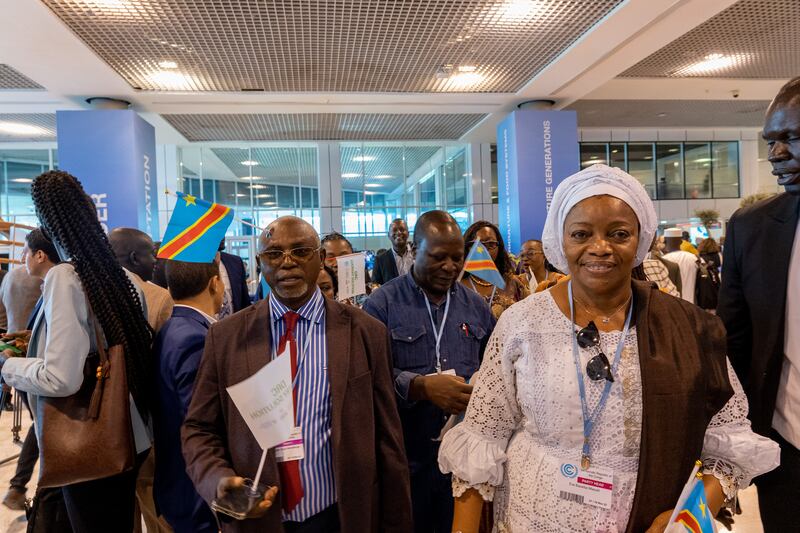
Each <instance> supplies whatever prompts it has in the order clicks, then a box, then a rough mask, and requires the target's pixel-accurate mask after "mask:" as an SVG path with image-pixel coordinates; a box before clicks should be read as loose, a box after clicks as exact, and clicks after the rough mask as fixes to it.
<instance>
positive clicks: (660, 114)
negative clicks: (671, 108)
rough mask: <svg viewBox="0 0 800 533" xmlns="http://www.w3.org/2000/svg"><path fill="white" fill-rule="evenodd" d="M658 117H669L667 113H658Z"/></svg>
mask: <svg viewBox="0 0 800 533" xmlns="http://www.w3.org/2000/svg"><path fill="white" fill-rule="evenodd" d="M656 116H657V117H658V118H664V117H666V116H667V113H658V114H657V115H656Z"/></svg>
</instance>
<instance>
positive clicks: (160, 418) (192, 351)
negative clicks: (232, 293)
mask: <svg viewBox="0 0 800 533" xmlns="http://www.w3.org/2000/svg"><path fill="white" fill-rule="evenodd" d="M208 327H209V324H208V321H207V320H206V318H205V317H204V316H203V315H202V314H200V313H198V312H197V311H195V310H194V309H189V308H187V307H179V306H175V308H174V309H173V310H172V316H171V317H170V319H169V320H167V322H166V323H165V324H164V326H163V327H162V328H161V330H160V331H159V332H158V335H157V336H156V340H155V344H154V350H155V361H156V364H157V368H156V373H155V374H156V384H157V392H158V401H157V402H156V406H157V408H156V409H155V412H154V421H155V427H154V430H155V449H156V471H155V480H154V486H153V497H154V499H155V502H156V507H157V509H158V511H159V512H160V513H161V514H162V515H163V516H164V518H165V519H166V520H167V522H169V524H170V525H171V526H172V528H173V529H174V530H175V531H176V533H183V532H186V533H190V532H191V533H195V532H203V533H205V532H210V533H211V532H216V531H217V525H216V521H215V519H214V515H213V514H212V512H211V510H210V509H209V508H208V505H206V503H205V502H204V501H203V499H202V498H201V497H200V495H199V494H197V491H196V490H195V488H194V485H193V484H192V482H191V480H190V479H189V476H187V475H186V464H185V462H184V460H183V453H182V452H181V425H182V424H183V419H184V418H185V417H186V411H187V409H188V408H189V402H190V401H191V399H192V388H193V387H194V380H195V376H196V375H197V368H198V367H199V366H200V359H201V357H202V355H203V349H204V347H205V342H206V334H207V333H208Z"/></svg>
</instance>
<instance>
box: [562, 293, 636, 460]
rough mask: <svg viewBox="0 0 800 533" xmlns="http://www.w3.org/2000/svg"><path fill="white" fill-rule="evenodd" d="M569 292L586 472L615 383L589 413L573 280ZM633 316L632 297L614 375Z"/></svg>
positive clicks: (573, 352)
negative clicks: (597, 427) (593, 439)
mask: <svg viewBox="0 0 800 533" xmlns="http://www.w3.org/2000/svg"><path fill="white" fill-rule="evenodd" d="M567 292H568V293H569V318H570V321H571V322H572V331H570V334H571V336H572V356H573V358H574V359H575V371H576V372H577V375H578V391H580V394H581V409H582V411H583V451H582V455H581V467H582V468H583V469H584V470H586V469H588V468H589V465H590V464H591V453H590V449H589V437H591V435H592V430H593V429H594V424H595V422H597V419H598V418H599V417H600V413H602V412H603V409H604V408H605V406H606V401H607V400H608V395H609V393H610V392H611V385H612V384H613V383H612V382H611V381H608V380H606V384H605V387H604V388H603V394H601V395H600V401H599V402H597V406H596V407H595V408H594V411H592V412H591V413H589V406H588V405H587V404H586V385H585V384H584V383H583V371H582V370H581V357H580V354H579V352H578V338H577V336H576V335H575V328H576V327H577V326H576V325H575V308H574V304H573V302H572V280H570V281H569V283H568V284H567ZM632 316H633V297H631V304H630V306H629V307H628V317H627V318H626V319H625V327H624V328H623V330H622V337H620V339H619V343H618V344H617V353H616V354H615V355H614V363H613V365H612V366H611V374H612V375H614V374H616V373H617V367H618V366H619V361H620V359H621V357H622V350H623V348H624V347H625V339H626V337H627V336H628V330H629V329H630V325H631V317H632Z"/></svg>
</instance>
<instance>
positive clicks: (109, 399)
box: [37, 317, 135, 488]
mask: <svg viewBox="0 0 800 533" xmlns="http://www.w3.org/2000/svg"><path fill="white" fill-rule="evenodd" d="M94 329H95V337H96V339H97V352H93V353H90V354H89V355H88V356H87V358H86V364H85V366H84V372H83V374H84V375H83V383H82V384H81V388H80V390H79V391H78V392H77V393H75V394H73V395H72V396H67V397H65V398H54V397H45V396H39V397H38V398H37V418H38V423H39V458H40V462H39V469H40V477H39V485H38V486H39V488H42V487H63V486H65V485H71V484H73V483H80V482H83V481H91V480H94V479H103V478H107V477H110V476H114V475H117V474H121V473H123V472H126V471H128V470H130V469H132V468H133V467H134V461H135V450H134V442H133V432H132V429H131V413H130V396H129V393H128V381H127V376H126V373H125V351H124V349H123V347H122V345H116V346H111V347H110V348H108V350H106V349H105V342H104V339H103V336H102V334H101V332H100V326H99V324H98V321H97V318H96V317H95V318H94Z"/></svg>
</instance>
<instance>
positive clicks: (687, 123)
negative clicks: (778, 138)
mask: <svg viewBox="0 0 800 533" xmlns="http://www.w3.org/2000/svg"><path fill="white" fill-rule="evenodd" d="M768 105H769V101H768V100H579V101H577V102H575V103H574V104H572V105H570V106H569V107H568V108H567V109H572V110H575V111H577V112H578V126H579V127H582V128H613V127H629V128H653V129H658V128H714V127H719V128H727V127H731V128H737V127H758V128H760V127H762V126H763V125H764V114H765V112H766V110H767V106H768Z"/></svg>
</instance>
